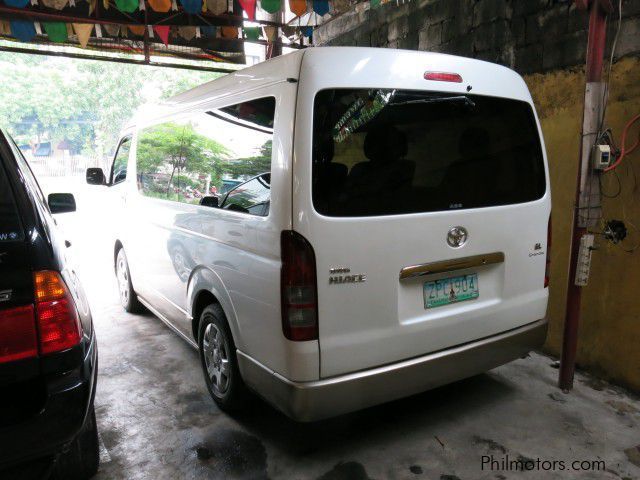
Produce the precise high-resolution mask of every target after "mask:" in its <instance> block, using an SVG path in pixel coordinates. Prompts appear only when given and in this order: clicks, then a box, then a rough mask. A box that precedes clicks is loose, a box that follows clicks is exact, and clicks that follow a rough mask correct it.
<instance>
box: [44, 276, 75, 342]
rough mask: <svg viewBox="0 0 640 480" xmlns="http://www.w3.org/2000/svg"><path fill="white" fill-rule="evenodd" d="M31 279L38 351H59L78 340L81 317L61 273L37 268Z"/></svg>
mask: <svg viewBox="0 0 640 480" xmlns="http://www.w3.org/2000/svg"><path fill="white" fill-rule="evenodd" d="M34 283H35V299H36V320H37V325H38V331H39V337H40V353H41V354H43V355H46V354H48V353H54V352H59V351H62V350H66V349H68V348H71V347H73V346H75V345H77V344H78V343H80V339H81V337H82V327H81V325H80V318H79V317H78V312H77V311H76V305H75V303H74V301H73V298H72V297H71V294H70V293H69V290H68V289H67V286H66V285H65V283H64V280H62V277H60V274H59V273H58V272H53V271H49V270H43V271H40V272H36V273H35V274H34Z"/></svg>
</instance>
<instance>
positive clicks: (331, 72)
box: [293, 47, 551, 378]
mask: <svg viewBox="0 0 640 480" xmlns="http://www.w3.org/2000/svg"><path fill="white" fill-rule="evenodd" d="M328 65H331V68H327V66H328ZM425 71H436V72H454V73H458V74H460V75H461V76H462V78H463V82H462V83H450V82H433V81H426V80H425V79H424V77H423V75H424V73H425ZM335 72H340V75H336V74H335ZM469 86H470V87H471V88H470V89H469V88H468V87H469ZM341 87H342V88H358V87H360V88H390V89H391V88H397V89H406V90H437V91H442V92H453V93H460V94H465V93H467V92H468V91H471V92H472V93H474V94H475V95H486V96H492V97H505V98H510V99H517V100H521V101H524V102H527V103H529V104H531V105H532V106H533V102H532V99H531V95H530V94H529V91H528V89H527V87H526V84H525V83H524V81H523V80H522V78H521V77H520V76H519V75H518V74H517V73H515V72H513V71H512V70H509V69H507V68H504V67H501V66H498V65H494V64H490V63H487V62H482V61H478V60H472V59H466V58H459V57H453V56H449V55H441V54H431V53H424V52H411V51H397V50H379V49H368V48H343V47H336V48H318V49H313V50H310V51H308V52H307V53H306V55H305V56H304V58H303V61H302V68H301V72H300V87H299V90H298V107H297V118H296V137H295V147H294V169H293V171H294V180H293V184H294V191H293V211H294V212H295V215H294V219H293V228H294V230H296V231H298V232H300V233H301V234H302V235H303V236H305V237H306V238H307V239H308V240H309V241H310V242H311V244H312V245H313V246H314V249H315V253H316V269H317V272H318V273H317V274H318V299H319V307H318V318H319V329H320V352H321V377H323V378H325V377H332V376H335V375H340V374H343V373H348V372H354V371H358V370H362V369H366V368H371V367H374V366H378V365H385V364H389V363H392V362H397V361H400V360H404V359H407V358H412V357H415V356H418V355H422V354H425V353H429V352H434V351H438V350H442V349H445V348H448V347H452V346H455V345H461V344H463V343H466V342H470V341H472V340H476V339H479V338H484V337H488V336H491V335H495V334H498V333H500V332H504V331H506V330H509V329H513V328H516V327H520V326H522V325H526V324H528V323H531V322H534V321H536V320H539V319H541V318H543V317H544V316H545V312H546V308H547V298H548V289H546V288H544V287H543V282H542V279H543V278H544V270H545V255H535V256H530V254H533V253H537V252H536V251H534V245H535V243H541V244H546V240H547V224H548V220H549V215H550V211H551V201H550V188H549V184H548V174H547V175H546V177H547V188H546V194H545V195H544V197H543V198H541V199H539V200H537V201H534V202H530V203H525V204H516V205H505V206H499V207H489V208H482V209H471V210H454V211H451V210H448V211H442V212H429V213H420V214H408V215H393V216H384V217H350V218H331V217H325V216H322V215H320V214H319V213H317V212H316V211H315V209H314V207H313V202H312V195H311V161H310V158H311V152H312V142H313V139H312V134H311V132H312V131H313V109H314V104H313V102H314V98H315V95H316V93H317V92H318V91H320V90H324V89H328V88H341ZM538 129H539V125H538ZM540 137H542V133H541V132H540ZM545 164H546V159H545ZM455 226H464V227H465V228H466V229H467V230H468V232H469V240H468V241H467V243H466V244H465V245H464V246H463V247H462V248H457V249H454V248H452V247H450V246H449V245H447V242H446V237H447V232H448V231H449V229H451V228H452V227H455ZM493 252H502V253H504V256H505V262H504V263H502V264H497V265H491V266H485V267H480V268H475V269H470V270H468V271H461V272H459V273H460V274H464V273H473V272H477V273H478V274H479V284H480V291H481V296H480V298H479V299H477V300H474V301H472V302H461V303H455V304H451V305H447V306H444V307H439V308H435V309H432V310H425V308H424V306H423V303H422V286H423V284H424V281H425V280H426V279H428V280H436V279H439V278H444V277H450V276H451V275H452V274H451V273H450V272H449V273H444V274H439V275H434V276H431V277H430V278H425V277H417V278H411V279H406V280H403V281H400V280H399V272H400V270H401V269H402V268H404V267H408V266H411V265H418V264H423V263H428V262H434V261H441V260H453V259H456V258H461V257H467V256H472V255H481V254H489V253H493ZM339 267H347V268H349V269H350V270H351V273H352V274H364V275H366V282H364V283H352V284H345V285H336V284H333V285H332V284H330V283H329V276H330V275H329V271H330V269H331V268H339Z"/></svg>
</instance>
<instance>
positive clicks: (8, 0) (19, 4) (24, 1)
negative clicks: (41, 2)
mask: <svg viewBox="0 0 640 480" xmlns="http://www.w3.org/2000/svg"><path fill="white" fill-rule="evenodd" d="M4 3H5V4H6V5H7V7H13V8H24V7H26V6H27V5H28V4H29V0H4Z"/></svg>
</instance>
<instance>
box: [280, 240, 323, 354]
mask: <svg viewBox="0 0 640 480" xmlns="http://www.w3.org/2000/svg"><path fill="white" fill-rule="evenodd" d="M280 245H281V248H282V269H281V271H280V295H281V302H282V331H283V333H284V336H285V337H286V338H288V339H289V340H293V341H297V342H301V341H306V340H317V339H318V300H317V297H318V293H317V292H318V289H317V280H316V257H315V254H314V252H313V247H312V246H311V244H310V243H309V242H308V241H307V240H306V239H305V238H304V237H303V236H302V235H300V234H299V233H296V232H294V231H291V230H285V231H283V232H282V234H281V236H280Z"/></svg>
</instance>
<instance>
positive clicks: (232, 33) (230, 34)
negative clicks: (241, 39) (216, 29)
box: [220, 27, 238, 38]
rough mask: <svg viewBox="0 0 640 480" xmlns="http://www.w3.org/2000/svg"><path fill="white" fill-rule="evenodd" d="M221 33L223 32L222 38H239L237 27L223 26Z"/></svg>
mask: <svg viewBox="0 0 640 480" xmlns="http://www.w3.org/2000/svg"><path fill="white" fill-rule="evenodd" d="M220 33H221V34H222V38H238V28H237V27H222V28H221V29H220Z"/></svg>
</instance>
